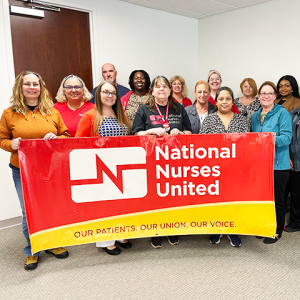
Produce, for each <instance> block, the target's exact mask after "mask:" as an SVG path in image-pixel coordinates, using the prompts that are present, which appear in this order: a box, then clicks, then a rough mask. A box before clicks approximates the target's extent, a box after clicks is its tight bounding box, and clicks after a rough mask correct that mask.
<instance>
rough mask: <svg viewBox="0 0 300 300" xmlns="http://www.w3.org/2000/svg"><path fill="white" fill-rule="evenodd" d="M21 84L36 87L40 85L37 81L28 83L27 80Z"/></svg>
mask: <svg viewBox="0 0 300 300" xmlns="http://www.w3.org/2000/svg"><path fill="white" fill-rule="evenodd" d="M23 85H25V86H28V87H31V86H33V87H38V86H40V84H39V83H29V82H25V83H23Z"/></svg>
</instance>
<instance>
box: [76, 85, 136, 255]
mask: <svg viewBox="0 0 300 300" xmlns="http://www.w3.org/2000/svg"><path fill="white" fill-rule="evenodd" d="M129 132H130V124H129V122H128V120H127V118H126V116H125V113H124V110H123V108H122V104H121V100H120V94H119V91H118V89H117V88H116V86H115V84H114V83H113V82H112V81H104V82H102V83H100V84H99V86H98V88H97V89H96V93H95V107H94V108H93V109H91V110H89V111H87V112H86V113H84V115H83V116H82V118H81V120H80V122H79V124H78V127H77V131H76V135H75V137H93V136H94V137H99V136H100V137H106V136H123V135H128V134H129ZM115 242H116V241H114V240H113V241H104V242H97V243H96V246H97V247H100V248H102V249H103V250H104V251H105V252H106V253H107V254H109V255H118V254H120V253H121V250H120V248H118V247H117V246H115ZM117 243H118V245H119V246H121V247H122V248H124V249H129V248H131V246H132V244H131V242H130V241H127V240H118V241H117Z"/></svg>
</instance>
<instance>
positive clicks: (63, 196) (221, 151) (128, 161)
mask: <svg viewBox="0 0 300 300" xmlns="http://www.w3.org/2000/svg"><path fill="white" fill-rule="evenodd" d="M274 145H275V137H274V136H273V134H272V133H247V134H246V133H243V134H214V135H180V136H177V137H170V136H167V137H162V138H156V137H153V136H129V137H106V138H70V139H56V140H51V141H44V140H26V141H22V142H21V145H20V149H19V160H20V170H21V178H22V186H23V194H24V202H25V208H26V215H27V222H28V228H29V232H30V238H31V243H32V248H33V251H34V252H36V251H39V250H43V249H49V248H54V247H59V246H68V245H74V244H82V243H91V242H95V241H103V240H112V239H113V240H114V239H120V238H137V237H146V236H154V235H172V234H176V235H177V234H201V233H206V234H207V233H232V234H250V235H263V236H273V235H274V234H275V229H276V220H275V212H274V195H273V159H274Z"/></svg>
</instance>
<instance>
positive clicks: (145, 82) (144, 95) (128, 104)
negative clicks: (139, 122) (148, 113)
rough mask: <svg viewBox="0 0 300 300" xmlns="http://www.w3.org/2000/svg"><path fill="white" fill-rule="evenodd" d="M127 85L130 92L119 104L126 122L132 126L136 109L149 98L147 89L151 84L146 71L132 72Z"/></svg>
mask: <svg viewBox="0 0 300 300" xmlns="http://www.w3.org/2000/svg"><path fill="white" fill-rule="evenodd" d="M128 83H129V86H130V88H131V91H129V92H128V93H127V94H126V95H124V96H123V97H122V98H121V102H122V106H123V109H124V111H125V114H126V116H127V118H128V121H129V123H130V125H131V126H132V123H133V120H134V117H135V114H136V111H137V109H138V107H139V106H140V105H141V104H143V103H145V102H147V101H148V99H149V97H150V93H149V87H150V83H151V82H150V77H149V74H148V73H147V72H146V71H144V70H134V71H132V72H131V74H130V76H129V81H128Z"/></svg>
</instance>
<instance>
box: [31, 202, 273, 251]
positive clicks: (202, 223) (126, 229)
mask: <svg viewBox="0 0 300 300" xmlns="http://www.w3.org/2000/svg"><path fill="white" fill-rule="evenodd" d="M275 231H276V217H275V209H274V202H273V201H264V202H261V201H255V202H248V201H247V202H242V201H241V202H230V203H228V202H227V203H217V204H215V203H214V204H205V205H193V206H185V207H176V208H168V209H161V210H154V211H147V212H141V213H134V214H128V215H122V216H116V217H110V218H104V219H98V220H92V221H87V222H82V223H77V224H71V225H66V226H61V227H56V228H52V229H48V230H44V231H40V232H37V233H34V234H32V235H31V236H30V240H31V245H32V250H33V252H37V251H41V250H45V249H50V248H56V247H62V246H70V245H78V244H85V243H94V242H99V241H107V240H118V239H130V238H141V237H149V236H155V235H158V236H159V235H162V236H165V235H184V234H216V233H220V234H241V235H261V236H268V237H272V236H274V234H275Z"/></svg>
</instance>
